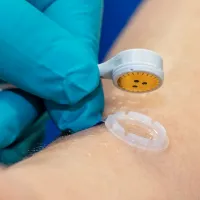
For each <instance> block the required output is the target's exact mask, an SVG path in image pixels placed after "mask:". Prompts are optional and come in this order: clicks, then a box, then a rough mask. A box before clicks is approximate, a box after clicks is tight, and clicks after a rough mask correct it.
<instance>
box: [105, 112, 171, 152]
mask: <svg viewBox="0 0 200 200" xmlns="http://www.w3.org/2000/svg"><path fill="white" fill-rule="evenodd" d="M123 121H124V122H130V123H129V124H126V125H124V126H122V125H121V123H120V122H123ZM122 124H123V123H122ZM105 125H106V127H107V128H108V130H109V131H110V132H111V133H112V134H113V135H115V136H116V137H117V138H119V139H121V140H123V141H124V142H126V143H127V144H129V145H131V146H133V147H136V148H140V149H143V150H151V151H163V150H165V149H166V148H167V147H168V145H169V139H168V136H167V133H166V130H165V128H164V127H163V126H162V125H161V124H160V123H159V122H157V121H155V122H154V121H153V120H152V119H151V118H150V117H148V116H146V115H143V114H141V113H137V112H128V113H127V114H126V113H125V112H117V113H115V114H112V115H109V116H108V117H107V119H106V120H105ZM130 129H131V130H132V131H133V132H130ZM141 130H142V133H143V134H144V133H145V135H146V134H148V137H147V136H146V137H145V136H142V135H141V134H139V132H141Z"/></svg>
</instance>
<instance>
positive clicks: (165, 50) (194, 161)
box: [0, 0, 200, 200]
mask: <svg viewBox="0 0 200 200" xmlns="http://www.w3.org/2000/svg"><path fill="white" fill-rule="evenodd" d="M199 10H200V2H199V1H198V0H194V1H193V3H190V1H187V0H177V1H173V0H168V1H165V0H151V1H150V0H149V1H146V2H145V3H144V5H143V6H142V7H141V9H140V10H139V11H138V13H137V14H136V16H134V18H133V20H131V21H130V23H129V25H128V26H127V29H126V30H125V31H124V32H123V33H122V34H121V37H120V38H119V40H118V41H117V42H116V44H115V45H114V47H113V49H112V51H111V52H110V54H109V57H111V56H112V55H115V54H116V53H118V52H120V51H121V50H124V49H129V48H148V49H152V50H154V51H157V52H158V53H160V54H161V55H162V57H163V58H164V68H165V84H164V86H163V87H162V88H161V89H159V90H158V91H155V92H153V93H149V94H148V95H141V96H138V95H133V94H129V93H124V92H122V91H119V90H118V89H115V88H114V87H113V86H112V84H111V82H109V81H104V82H103V84H104V89H105V98H106V108H105V116H107V115H108V114H110V113H112V112H116V111H119V110H125V111H126V110H132V111H138V112H141V113H144V114H147V115H148V116H150V117H152V118H153V119H155V120H157V121H159V122H160V123H161V124H163V125H164V127H165V128H166V129H167V133H168V136H169V138H170V146H169V148H168V149H167V150H166V151H165V152H162V153H156V154H155V153H149V152H140V151H138V150H136V149H134V148H132V147H130V146H128V145H126V144H125V143H123V142H121V141H120V140H118V139H116V138H115V137H114V136H112V135H111V134H110V133H109V132H108V131H107V129H106V128H105V126H104V125H102V126H99V127H95V128H91V129H89V130H87V131H83V132H81V133H78V134H76V135H74V136H71V137H67V138H65V139H62V140H59V141H56V142H55V143H54V144H53V145H51V146H50V147H49V148H47V149H46V150H44V151H42V152H40V153H38V154H37V155H35V156H34V157H32V158H30V159H27V160H25V161H23V162H21V163H19V164H17V165H15V166H13V167H12V168H10V169H7V170H6V171H5V172H4V173H3V174H4V176H6V177H7V176H9V178H10V177H11V178H12V180H13V179H15V180H16V179H20V181H21V182H22V185H23V184H24V186H25V187H28V188H27V190H25V189H23V191H26V192H27V191H29V189H30V192H29V194H32V195H36V197H35V199H37V198H38V199H39V200H46V199H48V200H55V199H59V200H64V199H65V200H66V199H70V200H80V199H89V200H90V199H91V200H92V199H96V200H101V199H104V200H121V199H125V200H132V199H137V200H147V199H148V200H168V199H182V200H198V199H199V198H200V191H199V185H200V156H199V153H200V145H199V144H200V134H199V121H200V103H199V102H200V88H199V74H200V68H199V63H198V62H199V57H200V56H199V52H200V51H199V50H200V47H199V45H200V44H199V35H200V23H199V17H200V13H199ZM0 180H6V182H9V181H8V179H6V178H5V179H0ZM14 183H15V181H13V184H14ZM1 184H4V182H2V181H1V182H0V185H1ZM18 187H20V186H19V185H18ZM8 188H9V190H11V188H10V187H8ZM20 188H21V187H20ZM21 189H22V188H21ZM19 190H20V189H19ZM19 190H18V191H19ZM4 191H5V192H6V191H7V190H6V189H5V190H4ZM0 195H1V194H0ZM1 199H2V200H3V197H2V198H1V196H0V200H1ZM11 199H12V198H10V200H11ZM15 199H16V198H15ZM22 199H23V198H21V200H22ZM25 199H26V198H25ZM7 200H8V198H7Z"/></svg>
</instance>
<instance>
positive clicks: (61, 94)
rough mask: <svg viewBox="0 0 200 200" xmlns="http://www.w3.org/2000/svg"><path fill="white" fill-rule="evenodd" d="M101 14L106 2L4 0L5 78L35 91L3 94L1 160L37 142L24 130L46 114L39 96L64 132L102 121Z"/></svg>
mask: <svg viewBox="0 0 200 200" xmlns="http://www.w3.org/2000/svg"><path fill="white" fill-rule="evenodd" d="M101 14H102V1H101V0H96V1H94V0H67V1H66V0H29V2H26V1H24V0H1V1H0V79H3V80H5V81H7V82H9V83H11V84H13V85H15V86H17V87H18V88H20V89H22V90H24V91H27V92H28V93H31V94H33V95H34V96H33V95H29V94H27V93H25V92H21V93H20V94H19V93H17V94H16V91H8V92H7V93H6V92H3V93H2V96H3V97H1V93H0V107H2V109H3V112H2V109H1V114H0V124H1V126H0V131H1V134H0V148H1V149H2V150H0V161H1V159H2V158H3V159H2V160H6V159H8V156H9V163H12V160H15V162H16V161H17V160H20V159H21V158H22V157H24V156H25V155H27V153H28V150H29V149H30V148H29V147H33V146H34V145H33V143H34V144H36V143H37V139H36V138H37V137H36V136H35V137H33V136H32V135H33V134H30V135H27V134H28V133H26V134H22V132H23V133H24V130H26V129H27V127H28V126H29V125H30V124H31V123H33V122H35V121H36V120H37V119H38V117H39V116H40V114H41V113H43V109H44V107H43V106H38V105H39V104H40V105H41V104H42V103H41V99H39V98H37V97H36V96H38V97H40V98H42V99H45V100H44V104H45V106H46V108H47V111H48V112H49V114H50V116H51V117H52V118H53V120H54V121H55V122H56V124H57V126H58V127H59V128H60V130H65V129H68V128H70V129H73V130H74V131H79V130H82V129H85V128H88V127H91V126H93V125H94V124H96V123H98V122H99V121H100V120H101V116H102V112H103V107H104V98H103V91H102V87H101V83H100V76H99V70H98V66H97V62H98V60H97V55H98V46H99V37H100V36H99V35H100V26H101ZM26 95H28V96H29V97H30V99H29V98H25V96H26ZM15 99H18V101H16V100H15ZM12 100H13V101H12ZM35 102H36V105H37V106H36V105H35ZM3 105H7V106H3ZM38 107H39V109H38ZM41 107H42V108H41ZM18 112H19V113H20V114H18ZM5 115H6V117H5ZM25 116H29V117H27V118H26V117H25ZM15 121H16V123H12V122H15ZM22 136H23V137H22ZM5 138H6V139H5ZM25 138H26V139H25ZM33 138H34V139H33ZM40 140H41V135H40V134H38V141H40ZM30 141H33V142H30ZM16 148H18V150H17V152H18V153H17V155H16ZM8 149H9V151H8ZM21 151H23V153H21V155H23V156H21V157H20V156H19V154H20V152H21ZM12 156H13V158H12ZM17 156H18V157H17ZM16 157H17V159H16Z"/></svg>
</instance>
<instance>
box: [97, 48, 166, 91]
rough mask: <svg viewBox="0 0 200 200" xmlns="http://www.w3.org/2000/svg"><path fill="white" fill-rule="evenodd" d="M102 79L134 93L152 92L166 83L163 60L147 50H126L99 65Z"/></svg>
mask: <svg viewBox="0 0 200 200" xmlns="http://www.w3.org/2000/svg"><path fill="white" fill-rule="evenodd" d="M99 71H100V76H101V78H104V79H111V80H112V81H113V83H114V85H115V86H116V87H117V88H119V89H122V90H125V91H128V92H134V93H144V92H151V91H153V90H156V89H158V88H159V87H161V85H162V84H163V81H164V72H163V60H162V58H161V56H160V55H158V54H157V53H156V52H153V51H150V50H147V49H130V50H125V51H122V52H120V53H119V54H117V55H116V56H114V57H113V58H111V59H110V60H108V61H106V62H104V63H102V64H99Z"/></svg>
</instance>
